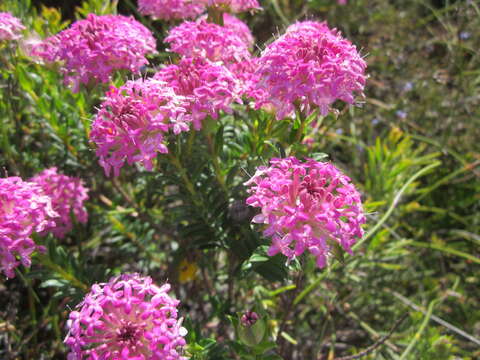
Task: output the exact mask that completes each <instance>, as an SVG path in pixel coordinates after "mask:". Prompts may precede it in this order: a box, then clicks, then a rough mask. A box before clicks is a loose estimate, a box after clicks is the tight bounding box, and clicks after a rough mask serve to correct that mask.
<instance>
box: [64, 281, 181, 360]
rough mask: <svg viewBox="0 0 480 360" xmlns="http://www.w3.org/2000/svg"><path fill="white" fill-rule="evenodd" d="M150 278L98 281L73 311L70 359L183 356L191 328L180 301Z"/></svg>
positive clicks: (68, 339) (167, 358)
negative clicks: (182, 315) (181, 316)
mask: <svg viewBox="0 0 480 360" xmlns="http://www.w3.org/2000/svg"><path fill="white" fill-rule="evenodd" d="M169 290H170V285H169V284H164V285H163V286H161V287H158V286H156V285H155V284H153V283H152V279H151V278H150V277H148V276H147V277H142V276H140V275H139V274H124V275H120V276H117V277H113V278H111V279H110V281H109V282H108V283H102V284H95V285H93V286H92V289H91V290H90V292H89V293H88V294H87V295H86V296H85V298H84V300H83V301H82V302H81V303H80V304H78V305H77V307H76V311H72V312H71V313H70V316H69V320H68V322H67V324H68V328H69V331H68V335H67V337H66V339H65V344H67V346H68V347H69V348H70V350H71V352H70V353H69V355H68V360H83V359H91V360H93V359H98V360H129V359H130V360H184V359H186V358H185V357H183V356H182V355H181V353H182V348H183V346H184V345H185V344H186V343H185V339H184V336H185V335H186V334H187V330H186V329H185V328H183V327H182V326H181V324H182V320H181V319H180V320H179V319H178V312H177V307H178V305H179V304H180V302H179V301H178V300H175V299H173V298H171V297H170V296H169V295H168V291H169Z"/></svg>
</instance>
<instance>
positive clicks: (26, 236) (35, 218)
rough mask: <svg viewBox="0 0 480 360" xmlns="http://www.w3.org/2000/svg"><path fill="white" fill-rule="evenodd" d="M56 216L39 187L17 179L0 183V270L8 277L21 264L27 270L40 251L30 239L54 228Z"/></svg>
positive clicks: (2, 180) (12, 178) (0, 180)
mask: <svg viewBox="0 0 480 360" xmlns="http://www.w3.org/2000/svg"><path fill="white" fill-rule="evenodd" d="M57 216H58V214H57V213H56V212H55V211H54V210H53V208H52V204H51V200H50V198H49V197H48V196H46V195H45V194H44V193H43V191H42V189H41V187H40V186H39V185H37V184H35V183H31V182H26V181H23V180H22V179H20V178H19V177H8V178H4V179H0V270H2V271H3V272H4V273H5V275H6V276H7V277H14V276H15V272H14V269H15V268H16V267H17V266H18V265H19V264H20V262H21V263H22V264H23V265H24V266H27V267H28V266H30V263H31V259H30V257H31V255H32V253H33V252H34V251H35V250H37V249H39V250H41V248H40V247H39V246H38V245H36V244H35V242H34V241H33V240H32V238H31V235H32V234H33V233H38V232H42V231H44V230H46V229H49V228H50V227H52V226H55V222H54V221H53V220H52V219H53V218H55V217H57ZM17 258H19V259H20V261H18V260H17Z"/></svg>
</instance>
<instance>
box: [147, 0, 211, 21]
mask: <svg viewBox="0 0 480 360" xmlns="http://www.w3.org/2000/svg"><path fill="white" fill-rule="evenodd" d="M138 10H139V11H140V13H141V14H143V15H150V16H152V17H154V18H156V19H163V20H174V19H191V18H195V17H197V16H198V15H200V14H201V13H202V12H203V11H204V10H205V6H204V4H202V3H201V2H199V1H197V0H138Z"/></svg>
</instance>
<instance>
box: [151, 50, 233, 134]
mask: <svg viewBox="0 0 480 360" xmlns="http://www.w3.org/2000/svg"><path fill="white" fill-rule="evenodd" d="M154 78H155V79H158V80H162V81H165V82H166V83H167V84H168V85H169V86H171V87H172V88H173V90H174V91H175V93H176V94H177V95H180V96H185V97H187V98H188V99H189V105H188V108H187V109H188V112H189V113H190V114H191V115H192V122H193V126H194V128H195V130H200V129H201V127H202V123H201V121H202V120H203V119H205V118H206V117H207V116H211V117H212V118H213V119H217V118H218V114H219V112H220V111H224V112H226V113H231V112H232V109H231V105H232V104H233V103H234V102H238V103H241V102H242V101H241V99H240V93H241V90H242V89H241V86H240V83H239V81H238V80H237V79H236V77H235V76H234V75H233V74H232V73H231V72H230V71H229V70H228V69H227V68H226V67H224V66H221V65H216V64H213V63H211V62H209V61H207V60H205V59H202V58H183V59H182V60H180V62H179V63H178V64H177V65H168V66H166V67H164V68H163V69H161V70H160V71H159V72H157V73H156V74H155V76H154Z"/></svg>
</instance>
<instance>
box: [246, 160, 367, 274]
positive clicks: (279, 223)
mask: <svg viewBox="0 0 480 360" xmlns="http://www.w3.org/2000/svg"><path fill="white" fill-rule="evenodd" d="M245 184H246V185H247V186H249V189H248V192H249V194H250V197H249V198H248V199H247V204H248V205H250V206H254V207H259V208H261V213H260V214H258V215H256V216H255V217H254V218H253V220H252V221H253V222H255V223H261V224H266V229H265V230H264V232H263V234H264V235H265V236H269V237H271V238H272V245H271V246H270V248H269V250H268V254H269V255H270V256H273V255H275V254H277V253H282V254H283V255H285V256H287V257H288V258H289V259H292V258H293V257H295V256H299V255H300V254H302V253H303V252H304V251H305V250H308V251H309V252H310V253H312V254H313V255H314V256H315V257H316V258H317V266H318V267H320V268H322V267H324V266H325V265H326V261H327V257H328V255H329V254H330V253H331V251H332V250H333V246H337V245H340V246H341V247H342V248H343V249H344V250H345V251H347V252H351V247H352V245H353V244H354V243H355V242H356V241H357V239H359V238H361V237H362V236H363V230H362V228H361V225H362V224H363V223H365V215H364V213H363V209H362V202H361V199H360V194H359V192H358V191H357V190H356V189H355V186H354V185H353V184H352V183H351V182H350V179H349V178H348V177H347V176H345V175H344V174H342V173H341V172H340V170H338V169H337V168H336V167H335V166H334V165H332V164H331V163H322V162H317V161H315V160H312V159H307V161H306V162H301V161H299V160H298V159H296V158H294V157H289V158H286V159H272V160H270V166H269V167H266V166H262V167H259V168H258V170H257V172H256V173H255V175H254V176H253V177H252V178H251V179H250V180H249V181H247V182H246V183H245Z"/></svg>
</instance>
